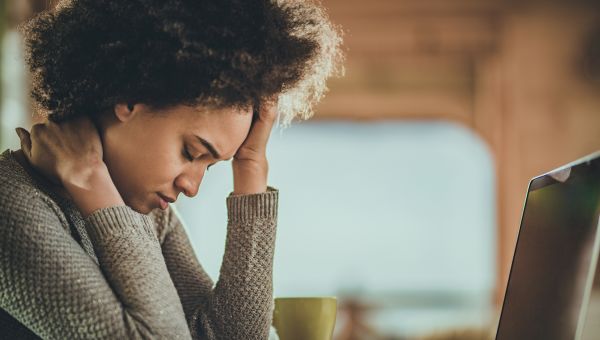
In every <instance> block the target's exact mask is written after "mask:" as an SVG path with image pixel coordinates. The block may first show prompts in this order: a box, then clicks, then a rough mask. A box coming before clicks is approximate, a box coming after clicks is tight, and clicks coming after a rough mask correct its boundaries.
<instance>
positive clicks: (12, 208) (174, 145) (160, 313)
mask: <svg viewBox="0 0 600 340" xmlns="http://www.w3.org/2000/svg"><path fill="white" fill-rule="evenodd" d="M23 32H24V34H25V38H26V46H27V62H28V64H29V66H30V70H31V74H32V79H33V86H32V97H33V99H34V100H35V103H36V104H37V109H38V110H40V111H41V112H43V113H44V114H45V116H46V117H47V119H46V120H45V122H43V123H40V124H36V125H34V126H33V127H32V128H31V130H30V131H27V130H25V129H22V128H19V129H17V133H18V134H19V137H20V139H21V149H20V150H17V151H12V150H6V151H5V152H3V153H2V154H1V155H0V174H1V176H0V337H1V338H4V337H7V338H11V339H37V338H45V339H82V338H86V339H88V338H94V339H100V338H101V339H126V338H136V339H137V338H140V339H189V338H200V339H265V338H267V336H268V332H269V327H270V324H271V315H272V259H273V251H274V240H275V227H276V219H277V198H278V191H277V190H276V189H275V188H272V187H269V186H267V172H268V163H267V159H266V156H265V155H266V152H265V150H266V146H267V141H268V138H269V134H270V132H271V128H272V126H273V125H274V122H275V120H276V118H277V117H278V115H281V117H282V118H283V120H284V123H289V121H291V119H292V118H293V117H295V116H300V117H302V118H308V117H309V116H310V115H311V113H312V110H311V108H312V105H313V104H314V103H315V102H316V101H318V100H319V99H320V97H321V96H322V94H323V92H324V90H325V85H324V84H325V80H326V79H327V78H328V77H329V76H330V75H332V74H333V73H335V72H337V71H339V65H340V60H341V53H340V50H339V44H340V37H339V35H338V31H337V29H336V28H335V27H334V26H333V25H332V24H331V23H330V22H329V20H328V18H327V16H326V15H325V13H324V11H323V9H322V7H321V6H320V5H319V4H318V3H316V2H299V1H290V2H289V3H288V2H284V1H271V0H265V1H259V0H239V1H228V0H219V1H216V0H160V1H159V0H128V1H115V0H72V1H65V2H63V3H60V4H59V5H58V6H57V7H56V8H55V9H54V10H52V11H50V12H47V13H44V14H42V15H40V16H38V17H36V18H34V19H33V20H32V21H30V22H29V23H27V24H26V25H25V26H24V27H23ZM229 159H232V163H231V164H232V168H233V177H234V188H233V192H232V193H231V194H230V195H229V197H228V198H227V202H226V203H227V208H228V226H227V243H226V249H225V255H224V259H223V263H222V267H221V272H220V276H219V280H218V282H217V283H216V284H213V281H212V280H211V279H210V278H209V277H208V276H207V274H206V273H205V272H204V271H203V269H202V267H201V265H200V263H199V262H198V260H197V258H196V256H195V254H194V252H193V250H192V247H191V245H190V242H189V240H188V237H187V236H186V232H185V229H184V227H183V226H182V221H181V218H180V217H179V216H178V214H177V213H176V211H175V210H174V208H173V207H172V206H171V205H169V203H173V202H175V201H176V200H177V198H178V197H179V194H181V193H183V194H184V195H186V196H189V197H193V196H195V195H196V194H197V193H198V188H199V185H200V182H201V181H202V177H203V175H204V172H205V171H206V170H208V168H209V167H210V166H211V165H213V164H215V163H216V162H219V161H222V160H229ZM192 227H193V226H192Z"/></svg>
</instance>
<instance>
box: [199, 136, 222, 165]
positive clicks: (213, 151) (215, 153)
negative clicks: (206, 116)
mask: <svg viewBox="0 0 600 340" xmlns="http://www.w3.org/2000/svg"><path fill="white" fill-rule="evenodd" d="M194 137H196V138H197V139H198V141H199V142H200V143H201V144H202V145H204V147H205V148H207V149H208V152H210V154H211V155H212V157H213V158H214V159H221V155H220V154H219V152H218V151H217V149H215V147H214V146H213V145H212V144H210V143H209V142H208V141H207V140H206V139H204V138H202V137H200V136H196V135H194Z"/></svg>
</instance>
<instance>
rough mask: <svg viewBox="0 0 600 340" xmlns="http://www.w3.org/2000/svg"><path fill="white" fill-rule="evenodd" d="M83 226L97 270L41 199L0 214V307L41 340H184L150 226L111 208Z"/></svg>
mask: <svg viewBox="0 0 600 340" xmlns="http://www.w3.org/2000/svg"><path fill="white" fill-rule="evenodd" d="M33 194H34V193H33ZM32 197H33V196H32ZM86 224H87V225H86V228H87V230H88V233H89V234H90V237H91V238H92V242H93V243H94V248H95V251H96V253H97V256H98V260H99V263H100V266H98V265H97V264H96V263H95V262H94V261H93V260H92V259H91V258H90V257H89V256H88V255H87V254H86V253H85V252H84V250H83V249H82V248H81V247H80V246H79V245H78V244H77V243H76V242H75V241H74V240H73V239H72V238H71V236H70V235H69V234H68V232H67V231H66V230H65V229H63V227H62V225H61V220H59V218H58V216H57V215H56V214H55V213H54V212H53V211H52V210H51V209H50V208H49V207H48V206H47V205H46V203H45V202H44V201H42V200H40V199H30V200H29V201H27V202H25V201H23V202H20V203H19V204H15V205H14V206H12V207H11V209H9V210H3V211H2V221H1V223H0V227H1V233H2V236H1V237H0V307H1V308H2V309H4V310H6V311H7V312H8V313H9V314H11V315H12V316H13V317H14V318H16V319H17V320H18V321H19V322H21V323H22V324H24V325H25V326H27V327H28V328H29V329H31V330H32V331H33V332H35V333H36V334H37V335H38V336H40V337H42V338H45V339H189V338H191V335H190V333H189V329H188V327H187V323H186V321H185V316H184V312H183V308H182V306H181V303H180V301H179V298H178V296H177V292H176V290H175V287H174V285H173V282H172V281H171V279H170V276H169V273H168V271H167V268H166V266H165V263H164V260H163V258H162V254H161V250H160V245H159V244H158V240H157V238H156V236H155V234H154V232H153V231H152V229H151V224H150V220H149V219H148V218H147V217H146V216H144V215H141V214H138V213H136V212H134V211H133V210H131V209H130V208H128V207H126V206H116V207H110V208H106V209H101V210H99V211H96V212H94V213H93V214H91V215H90V216H89V217H88V218H87V219H86Z"/></svg>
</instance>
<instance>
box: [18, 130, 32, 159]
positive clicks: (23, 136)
mask: <svg viewBox="0 0 600 340" xmlns="http://www.w3.org/2000/svg"><path fill="white" fill-rule="evenodd" d="M15 131H16V132H17V135H18V136H19V139H20V140H21V150H23V153H25V155H26V156H27V158H30V156H31V136H30V135H29V132H28V131H27V130H25V129H23V128H21V127H18V128H16V129H15Z"/></svg>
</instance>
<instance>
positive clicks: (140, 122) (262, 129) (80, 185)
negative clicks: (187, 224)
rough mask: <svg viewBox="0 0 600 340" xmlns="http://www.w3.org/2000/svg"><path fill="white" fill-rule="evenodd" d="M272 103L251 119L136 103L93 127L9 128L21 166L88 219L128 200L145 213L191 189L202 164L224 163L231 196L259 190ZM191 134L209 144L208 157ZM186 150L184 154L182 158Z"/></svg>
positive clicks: (82, 122)
mask: <svg viewBox="0 0 600 340" xmlns="http://www.w3.org/2000/svg"><path fill="white" fill-rule="evenodd" d="M275 107H276V103H274V102H265V103H264V104H263V105H261V108H260V109H259V112H258V118H257V119H256V120H255V122H254V123H252V111H251V109H250V108H248V109H245V110H243V109H233V108H226V109H218V110H215V109H202V108H194V107H190V106H185V105H177V106H174V107H170V108H168V109H164V110H153V109H152V108H150V107H148V106H146V105H144V104H136V105H133V106H132V107H128V106H127V105H126V104H117V105H115V107H114V112H113V113H112V114H110V115H107V116H103V117H102V119H101V120H100V121H99V122H98V124H97V125H95V124H93V123H92V121H91V120H90V119H89V118H87V117H82V118H76V119H73V120H70V121H67V122H64V123H60V124H56V123H53V122H49V121H46V122H44V123H41V124H36V125H34V126H33V127H32V129H31V132H29V131H27V130H25V129H22V128H17V134H19V138H20V139H21V150H19V151H17V154H18V158H20V159H21V162H22V163H27V165H28V166H29V167H31V168H32V169H33V171H35V172H36V173H37V174H39V175H40V176H42V177H44V178H46V179H48V180H49V181H50V182H52V183H54V186H55V189H57V191H58V192H60V193H62V194H63V195H66V196H68V197H69V198H71V199H72V200H73V201H74V203H75V204H76V206H77V207H78V208H79V210H80V211H81V213H82V215H83V216H84V217H85V216H88V215H89V214H91V213H93V212H94V211H96V210H98V209H101V208H106V207H111V206H116V205H123V204H125V205H128V206H130V207H131V208H132V209H134V210H136V211H138V212H140V213H143V214H147V213H149V212H150V211H151V210H153V209H155V208H159V207H160V206H161V203H160V197H161V196H162V197H163V200H166V201H174V200H176V199H177V197H178V195H179V194H180V193H183V194H184V195H186V196H189V197H193V196H195V195H196V194H197V193H198V190H199V186H200V183H201V182H202V178H203V176H204V173H205V171H206V169H207V168H208V167H209V166H211V165H213V164H215V163H216V162H219V161H222V160H228V159H230V158H233V160H232V163H231V164H232V169H233V177H234V194H235V195H247V194H254V193H261V192H265V191H266V187H267V174H268V162H267V159H266V146H267V143H268V139H269V135H270V132H271V130H272V127H273V123H274V121H275V118H276V112H275ZM195 136H199V137H201V138H203V139H204V140H206V141H208V142H209V143H210V144H212V145H213V146H214V149H216V151H217V152H218V153H219V156H220V157H219V158H216V157H215V156H214V155H212V154H211V152H210V151H209V149H208V148H207V147H206V146H205V145H203V144H202V143H201V142H199V141H198V139H197V138H196V137H195ZM186 151H187V152H188V153H189V154H190V155H191V157H192V159H191V160H190V159H188V157H189V156H188V155H187V154H186Z"/></svg>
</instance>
